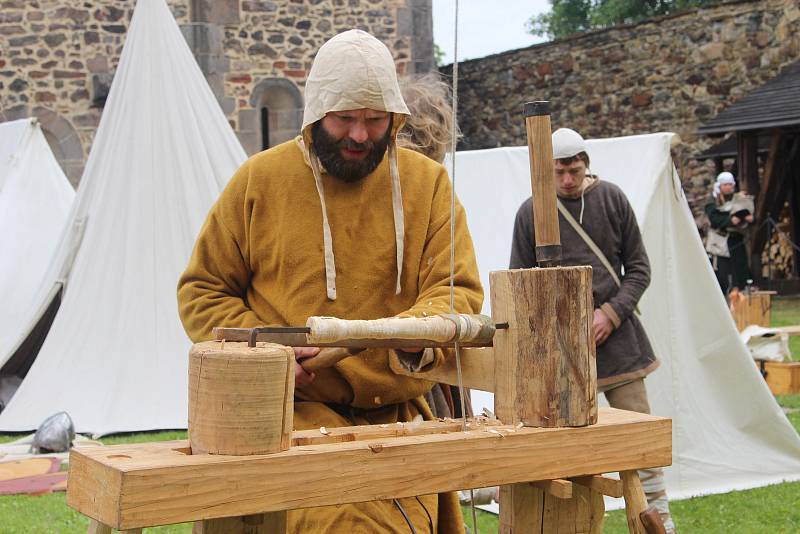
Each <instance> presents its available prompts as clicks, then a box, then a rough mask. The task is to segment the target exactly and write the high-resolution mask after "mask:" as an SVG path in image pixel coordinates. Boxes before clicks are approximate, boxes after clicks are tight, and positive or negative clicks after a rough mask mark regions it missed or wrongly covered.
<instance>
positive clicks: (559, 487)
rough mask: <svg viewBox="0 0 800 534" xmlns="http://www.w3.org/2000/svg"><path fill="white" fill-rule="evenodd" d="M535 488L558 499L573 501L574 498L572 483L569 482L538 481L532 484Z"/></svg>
mask: <svg viewBox="0 0 800 534" xmlns="http://www.w3.org/2000/svg"><path fill="white" fill-rule="evenodd" d="M530 484H531V485H532V486H533V487H535V488H539V489H540V490H542V491H543V492H545V493H547V494H548V495H552V496H553V497H556V498H557V499H571V498H572V482H570V481H569V480H563V479H560V478H558V479H555V480H537V481H536V482H531V483H530Z"/></svg>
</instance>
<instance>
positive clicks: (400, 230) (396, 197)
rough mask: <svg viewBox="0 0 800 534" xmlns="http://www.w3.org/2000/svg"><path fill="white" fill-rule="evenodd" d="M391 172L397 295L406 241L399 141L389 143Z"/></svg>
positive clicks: (400, 288)
mask: <svg viewBox="0 0 800 534" xmlns="http://www.w3.org/2000/svg"><path fill="white" fill-rule="evenodd" d="M389 174H390V175H391V179H392V214H393V215H394V239H395V245H396V248H397V288H396V289H395V295H399V294H400V291H401V290H402V287H401V284H400V280H401V277H402V275H403V244H404V242H405V218H404V216H403V195H402V192H401V191H400V172H399V170H398V169H397V142H396V141H395V140H394V139H393V140H392V142H391V143H389Z"/></svg>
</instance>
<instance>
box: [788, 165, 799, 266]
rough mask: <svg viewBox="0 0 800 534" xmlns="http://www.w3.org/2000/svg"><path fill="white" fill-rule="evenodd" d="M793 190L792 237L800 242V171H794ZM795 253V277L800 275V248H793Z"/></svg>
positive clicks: (790, 215)
mask: <svg viewBox="0 0 800 534" xmlns="http://www.w3.org/2000/svg"><path fill="white" fill-rule="evenodd" d="M791 187H792V192H791V196H790V197H789V221H790V225H791V227H790V228H791V233H790V235H791V238H792V241H793V242H795V243H800V172H795V173H794V179H793V180H792V185H791ZM792 250H793V251H794V255H793V256H792V258H793V259H794V261H793V262H792V264H793V265H792V275H793V276H794V277H798V276H800V250H797V249H792Z"/></svg>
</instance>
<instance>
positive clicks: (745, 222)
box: [705, 172, 754, 295]
mask: <svg viewBox="0 0 800 534" xmlns="http://www.w3.org/2000/svg"><path fill="white" fill-rule="evenodd" d="M711 197H712V198H711V199H710V200H709V202H708V203H707V204H706V206H705V213H706V216H707V217H708V220H709V222H710V223H711V228H709V232H708V236H707V237H706V251H707V252H708V255H709V257H710V258H711V264H712V266H713V267H714V272H715V273H716V275H717V281H718V282H719V286H720V288H721V289H722V292H723V293H725V294H726V295H727V294H728V291H730V290H731V289H733V288H734V287H736V288H739V289H744V288H745V287H746V286H747V282H748V279H749V278H750V276H751V275H750V267H749V265H748V261H747V260H748V251H747V231H748V229H749V227H750V225H752V223H753V221H754V218H753V200H752V197H750V196H748V195H745V194H743V193H738V192H736V179H735V178H734V176H733V174H731V173H730V172H721V173H719V175H718V176H717V179H716V181H715V182H714V190H713V192H712V194H711Z"/></svg>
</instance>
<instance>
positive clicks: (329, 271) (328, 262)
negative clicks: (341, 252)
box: [308, 151, 336, 300]
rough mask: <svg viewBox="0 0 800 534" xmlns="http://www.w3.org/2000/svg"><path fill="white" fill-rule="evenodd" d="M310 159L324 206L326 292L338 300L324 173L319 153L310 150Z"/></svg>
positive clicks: (323, 229) (323, 237)
mask: <svg viewBox="0 0 800 534" xmlns="http://www.w3.org/2000/svg"><path fill="white" fill-rule="evenodd" d="M308 159H309V160H310V163H311V170H312V172H313V174H314V183H316V184H317V193H319V203H320V205H321V206H322V245H323V248H324V249H325V286H326V288H327V291H326V294H327V295H328V298H329V299H331V300H336V262H335V261H334V257H333V239H332V238H331V225H330V223H329V222H328V209H327V208H326V207H325V189H324V188H323V186H322V173H321V172H320V170H319V167H320V164H319V159H318V158H317V155H316V154H314V153H312V152H311V151H309V153H308Z"/></svg>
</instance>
